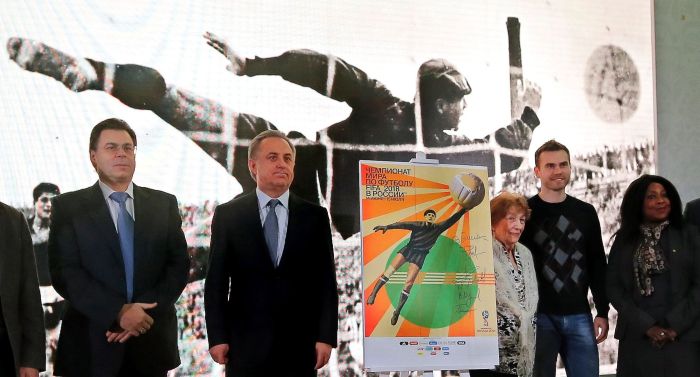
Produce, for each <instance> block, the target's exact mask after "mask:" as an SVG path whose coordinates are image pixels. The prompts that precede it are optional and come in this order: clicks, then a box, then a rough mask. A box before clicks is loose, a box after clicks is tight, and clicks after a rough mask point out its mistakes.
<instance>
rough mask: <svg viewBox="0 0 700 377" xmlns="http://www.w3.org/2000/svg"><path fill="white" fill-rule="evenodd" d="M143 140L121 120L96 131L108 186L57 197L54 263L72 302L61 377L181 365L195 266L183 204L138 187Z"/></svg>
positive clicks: (93, 138) (54, 274) (93, 142)
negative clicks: (182, 312)
mask: <svg viewBox="0 0 700 377" xmlns="http://www.w3.org/2000/svg"><path fill="white" fill-rule="evenodd" d="M135 153H136V134H135V132H134V131H133V130H132V129H131V127H130V126H129V125H128V124H127V123H126V122H124V121H123V120H120V119H115V118H111V119H107V120H104V121H102V122H100V123H98V124H97V125H96V126H95V127H94V128H93V129H92V133H91V134H90V161H91V163H92V165H93V167H94V168H95V170H96V171H97V175H98V176H99V181H98V182H97V183H95V184H94V185H93V186H91V187H88V188H85V189H82V190H78V191H74V192H70V193H66V194H62V195H60V196H58V197H56V198H55V199H54V202H53V213H52V220H51V224H52V225H51V231H50V235H49V264H50V270H51V278H52V280H53V284H54V287H55V289H56V291H58V293H59V294H61V296H63V297H64V298H65V299H66V300H67V301H68V303H69V306H68V309H67V311H66V313H65V317H64V320H63V325H62V327H61V334H60V336H59V340H58V350H57V357H56V366H55V373H56V374H57V375H61V376H69V377H70V376H100V377H101V376H165V375H166V373H167V371H168V370H170V369H173V368H175V367H177V366H178V365H179V364H180V358H179V353H178V347H177V317H176V316H175V307H174V304H175V301H176V300H177V299H178V297H179V296H180V293H182V290H183V289H184V287H185V284H186V283H187V273H188V268H189V261H188V256H187V244H186V242H185V236H184V234H183V232H182V229H181V220H180V214H179V211H178V206H177V199H175V197H174V196H173V195H170V194H167V193H165V192H162V191H157V190H152V189H149V188H145V187H140V186H136V185H134V184H133V182H132V178H133V176H134V170H135V167H136V154H135Z"/></svg>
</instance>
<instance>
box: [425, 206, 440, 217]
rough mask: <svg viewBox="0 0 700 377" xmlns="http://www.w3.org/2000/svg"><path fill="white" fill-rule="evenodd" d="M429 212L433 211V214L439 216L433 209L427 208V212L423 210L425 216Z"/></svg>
mask: <svg viewBox="0 0 700 377" xmlns="http://www.w3.org/2000/svg"><path fill="white" fill-rule="evenodd" d="M429 213H432V214H433V215H435V216H437V213H436V212H435V211H434V210H433V209H430V208H428V209H426V210H425V212H423V216H427V215H428V214H429Z"/></svg>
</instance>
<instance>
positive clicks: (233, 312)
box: [204, 191, 338, 376]
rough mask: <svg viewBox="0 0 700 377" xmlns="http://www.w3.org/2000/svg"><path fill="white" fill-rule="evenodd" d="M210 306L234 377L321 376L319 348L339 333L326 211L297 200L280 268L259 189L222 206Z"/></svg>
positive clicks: (215, 335) (213, 328) (210, 320)
mask: <svg viewBox="0 0 700 377" xmlns="http://www.w3.org/2000/svg"><path fill="white" fill-rule="evenodd" d="M229 289H230V294H229ZM204 306H205V313H206V323H207V333H208V337H209V345H210V346H215V345H217V344H228V345H229V362H228V365H227V368H226V369H227V374H228V375H232V374H234V373H235V375H236V376H246V375H258V374H265V373H268V375H279V374H280V373H281V374H286V375H294V376H298V375H314V374H315V373H314V370H313V367H314V364H315V343H316V342H323V343H327V344H330V345H332V346H335V345H336V342H337V331H338V292H337V285H336V281H335V265H334V258H333V245H332V242H331V231H330V225H329V222H328V214H327V212H326V210H325V209H324V208H323V207H319V206H317V205H314V204H311V203H309V202H306V201H304V200H302V199H300V198H299V197H297V196H295V195H294V194H291V195H290V198H289V223H288V228H287V235H286V239H285V245H284V251H283V254H282V258H281V260H280V264H279V266H278V267H277V268H275V267H274V265H273V263H272V260H271V259H270V256H269V253H268V252H267V247H266V245H265V239H264V235H263V230H262V224H261V222H260V215H259V210H258V199H257V196H256V193H255V191H253V192H250V193H248V194H245V195H243V196H241V197H238V198H236V199H234V200H232V201H230V202H228V203H225V204H222V205H220V206H218V207H217V208H216V211H215V213H214V219H213V221H212V238H211V256H210V261H209V271H208V274H207V279H206V287H205V291H204ZM269 373H272V374H269Z"/></svg>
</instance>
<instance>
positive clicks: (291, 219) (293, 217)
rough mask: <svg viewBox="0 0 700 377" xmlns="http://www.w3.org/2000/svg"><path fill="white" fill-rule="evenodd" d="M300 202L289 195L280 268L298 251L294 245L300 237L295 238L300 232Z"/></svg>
mask: <svg viewBox="0 0 700 377" xmlns="http://www.w3.org/2000/svg"><path fill="white" fill-rule="evenodd" d="M300 206H301V203H300V201H299V200H298V199H297V198H296V197H295V196H294V195H293V194H291V193H290V194H289V214H288V216H287V234H286V235H285V239H284V249H283V250H282V258H281V259H280V264H279V266H278V267H281V266H283V265H284V264H285V261H286V260H288V259H289V258H293V257H294V252H295V250H299V247H297V246H296V243H297V242H298V241H299V238H300V237H295V235H298V234H299V232H300V231H301V222H300V217H301V216H300V215H299V214H298V211H299V209H300Z"/></svg>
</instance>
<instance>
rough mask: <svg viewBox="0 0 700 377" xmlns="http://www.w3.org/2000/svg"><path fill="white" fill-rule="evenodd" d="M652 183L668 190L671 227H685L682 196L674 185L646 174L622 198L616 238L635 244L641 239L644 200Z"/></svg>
mask: <svg viewBox="0 0 700 377" xmlns="http://www.w3.org/2000/svg"><path fill="white" fill-rule="evenodd" d="M652 183H658V184H660V185H661V186H663V187H664V189H665V190H666V195H667V196H668V199H669V200H670V201H671V213H670V214H669V215H668V219H669V222H670V225H671V226H673V227H675V228H680V227H682V226H683V209H682V204H681V196H680V195H679V194H678V190H676V188H675V187H674V186H673V184H672V183H671V182H670V181H669V180H668V179H666V178H664V177H661V176H658V175H651V174H644V175H643V176H641V177H639V178H637V179H635V180H634V181H632V183H630V185H629V187H627V191H625V196H624V197H623V198H622V204H621V205H620V218H619V220H620V229H618V230H617V232H615V234H614V235H613V237H614V238H619V240H620V241H624V242H635V241H637V239H638V238H639V235H640V230H639V226H640V225H641V224H642V222H643V221H644V211H643V207H644V198H645V197H646V193H647V189H648V188H649V185H651V184H652Z"/></svg>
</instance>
